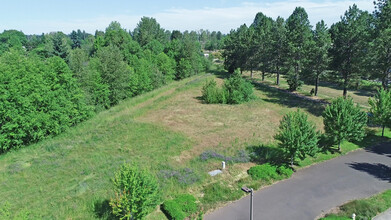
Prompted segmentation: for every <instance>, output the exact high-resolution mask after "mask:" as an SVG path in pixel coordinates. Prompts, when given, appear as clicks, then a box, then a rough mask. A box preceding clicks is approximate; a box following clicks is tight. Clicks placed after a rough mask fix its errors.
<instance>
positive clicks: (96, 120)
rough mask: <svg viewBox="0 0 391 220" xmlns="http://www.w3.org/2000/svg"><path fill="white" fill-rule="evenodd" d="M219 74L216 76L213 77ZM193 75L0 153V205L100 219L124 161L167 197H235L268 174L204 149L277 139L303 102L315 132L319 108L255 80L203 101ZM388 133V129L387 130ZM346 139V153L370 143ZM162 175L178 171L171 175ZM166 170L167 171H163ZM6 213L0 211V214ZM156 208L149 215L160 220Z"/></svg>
mask: <svg viewBox="0 0 391 220" xmlns="http://www.w3.org/2000/svg"><path fill="white" fill-rule="evenodd" d="M224 76H225V75H224V74H219V75H218V78H217V80H218V81H219V83H221V82H222V79H221V78H223V77H224ZM215 77H216V76H214V75H211V74H204V75H198V76H194V77H191V78H188V79H186V80H183V81H179V82H174V83H172V84H170V85H167V86H165V87H162V88H160V89H157V90H155V91H152V92H150V93H147V94H144V95H141V96H139V97H135V98H132V99H128V100H125V101H123V102H121V103H120V104H119V105H118V106H116V107H113V108H111V109H110V110H107V111H104V112H101V113H99V114H98V115H96V116H95V117H93V118H92V119H90V120H88V121H86V122H84V123H82V124H80V125H78V126H76V127H73V128H70V129H69V130H68V131H66V132H64V133H63V134H61V135H59V136H57V137H52V138H47V139H46V140H44V141H42V142H40V143H37V144H33V145H30V146H27V147H25V148H22V149H19V150H16V151H13V152H9V153H6V154H4V155H0V197H1V198H2V199H1V201H0V218H1V210H2V208H3V210H7V211H8V212H9V213H11V214H10V215H11V217H14V216H20V215H27V216H28V218H29V219H99V218H101V219H105V218H106V216H107V210H108V201H109V200H110V198H111V197H112V196H113V192H112V190H111V186H112V185H111V178H112V177H113V174H114V172H115V171H116V170H117V169H118V168H119V166H120V165H121V164H123V163H124V162H131V163H136V164H138V165H139V166H141V167H143V168H144V169H147V170H149V171H150V172H152V173H154V174H156V176H157V178H158V179H159V182H160V185H161V191H162V194H163V197H164V198H166V199H167V198H172V197H173V196H175V195H177V194H180V193H184V192H188V193H191V194H193V195H194V196H196V197H197V198H198V199H199V200H200V202H201V203H202V209H203V211H204V212H206V211H208V210H210V209H213V208H216V207H218V206H221V205H222V204H224V203H225V202H227V201H231V200H235V199H238V198H240V197H242V196H244V194H243V193H242V192H241V191H240V187H241V186H242V185H247V186H250V187H253V188H259V187H261V186H264V185H267V184H270V183H271V182H259V181H253V180H251V178H249V176H248V175H247V169H248V168H249V167H251V166H253V165H254V163H253V162H248V163H229V164H228V165H227V170H226V171H225V172H224V173H223V174H222V175H219V176H217V177H214V178H212V177H210V176H208V175H207V172H208V171H211V170H213V169H218V168H220V163H221V161H220V160H217V159H211V160H206V161H202V160H200V158H199V155H200V154H201V153H202V152H204V151H207V150H214V151H215V152H218V153H220V154H224V155H227V156H234V155H235V154H236V153H237V151H238V150H241V149H248V148H251V147H254V146H260V145H265V146H270V147H272V148H273V146H275V145H276V143H275V141H274V138H273V136H274V135H275V134H276V132H277V128H278V125H279V121H280V119H281V118H282V117H283V115H284V114H286V113H287V112H290V111H295V110H296V109H298V108H300V109H302V110H304V111H305V112H307V113H309V119H310V120H311V121H313V122H314V123H315V124H316V125H317V127H318V129H319V130H322V129H323V128H322V119H321V117H320V115H321V112H322V111H323V109H324V106H323V105H321V104H319V103H316V102H309V101H303V100H302V99H300V98H298V97H295V96H291V95H289V94H286V93H282V92H280V91H278V90H276V89H273V88H270V87H268V86H262V85H258V86H257V87H256V89H255V95H256V96H257V98H256V99H255V100H253V101H251V102H249V103H245V104H241V105H218V104H216V105H207V104H203V103H202V101H201V100H200V96H201V88H202V85H203V84H204V82H205V80H206V79H208V78H215ZM387 135H388V136H390V132H389V131H387ZM371 137H372V138H374V139H367V140H366V141H364V142H362V143H356V144H352V143H344V144H343V146H342V149H343V152H342V153H346V152H348V151H351V150H355V149H358V148H360V147H364V146H368V145H371V144H373V143H374V142H376V141H379V140H380V139H379V137H378V136H376V135H373V136H371ZM339 155H340V154H339V153H330V152H325V153H320V154H318V156H317V158H315V159H313V158H310V159H307V160H305V161H302V162H301V163H300V164H299V166H300V167H303V166H307V165H310V164H312V163H315V162H320V161H323V160H327V159H330V158H333V157H336V156H339ZM162 173H165V174H167V173H177V174H178V175H177V176H176V178H167V177H164V175H163V177H162ZM167 175H168V176H169V174H167ZM3 215H4V212H3ZM164 218H165V216H164V214H163V213H162V212H161V211H160V210H159V209H158V208H157V210H156V211H155V212H153V213H152V214H150V215H149V216H148V219H164Z"/></svg>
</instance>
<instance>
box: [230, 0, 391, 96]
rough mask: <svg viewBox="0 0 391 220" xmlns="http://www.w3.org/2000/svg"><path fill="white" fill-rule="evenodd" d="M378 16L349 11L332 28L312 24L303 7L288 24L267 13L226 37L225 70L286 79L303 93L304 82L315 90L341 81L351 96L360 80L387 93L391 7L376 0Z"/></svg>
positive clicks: (390, 66) (353, 8)
mask: <svg viewBox="0 0 391 220" xmlns="http://www.w3.org/2000/svg"><path fill="white" fill-rule="evenodd" d="M374 4H375V10H374V12H373V13H369V12H367V11H363V10H360V9H359V8H358V7H357V6H356V5H353V6H351V7H349V9H348V10H347V11H346V12H345V14H344V15H343V16H342V17H341V20H340V21H338V22H337V23H335V24H333V25H331V27H330V28H328V27H327V25H326V24H325V23H324V21H323V20H322V21H319V22H318V23H317V24H316V25H315V27H312V26H311V25H310V22H309V19H308V15H307V13H306V11H305V9H304V8H302V7H297V8H296V9H295V10H294V11H293V13H292V14H291V15H290V16H289V17H288V18H287V19H286V20H284V19H283V18H282V17H278V18H277V19H275V20H274V19H272V18H270V17H267V16H266V15H264V14H263V13H261V12H260V13H258V14H257V15H256V16H255V19H254V21H253V23H252V24H251V25H250V26H249V27H247V26H246V25H245V24H244V25H242V26H240V27H239V28H237V29H236V30H231V32H230V33H229V34H228V36H227V37H226V39H225V45H224V54H223V55H224V58H225V68H226V69H227V70H228V71H229V72H233V71H234V70H235V69H236V68H240V69H241V70H246V71H250V72H251V76H252V75H253V71H254V70H257V71H261V73H262V80H264V78H265V75H266V74H275V75H276V84H277V85H278V84H279V83H280V76H281V74H283V75H286V78H287V82H288V84H289V88H290V90H296V89H298V88H299V87H300V86H301V85H302V83H303V80H304V81H306V82H307V83H311V84H313V85H314V86H315V88H314V93H315V95H317V93H318V85H319V80H320V79H323V80H326V81H330V82H338V83H340V84H341V85H342V86H343V95H344V96H345V97H346V95H347V90H348V88H350V87H358V86H359V83H360V80H361V79H370V80H378V81H380V82H381V83H382V86H383V88H384V89H387V88H388V86H389V82H390V72H391V3H390V1H389V0H376V1H375V2H374Z"/></svg>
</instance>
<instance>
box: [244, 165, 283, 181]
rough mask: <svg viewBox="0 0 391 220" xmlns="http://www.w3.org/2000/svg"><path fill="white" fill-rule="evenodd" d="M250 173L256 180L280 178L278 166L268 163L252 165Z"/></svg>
mask: <svg viewBox="0 0 391 220" xmlns="http://www.w3.org/2000/svg"><path fill="white" fill-rule="evenodd" d="M248 174H249V175H250V176H251V177H252V178H253V179H254V180H265V181H268V180H271V179H278V178H279V176H278V173H277V168H276V167H275V166H272V165H270V164H268V163H265V164H262V165H256V166H253V167H251V168H250V169H249V170H248Z"/></svg>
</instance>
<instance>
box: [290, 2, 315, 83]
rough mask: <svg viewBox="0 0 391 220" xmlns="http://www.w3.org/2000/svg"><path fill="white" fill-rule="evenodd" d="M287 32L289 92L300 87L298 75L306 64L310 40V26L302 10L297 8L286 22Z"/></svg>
mask: <svg viewBox="0 0 391 220" xmlns="http://www.w3.org/2000/svg"><path fill="white" fill-rule="evenodd" d="M286 27H287V30H288V35H287V39H288V51H289V52H288V54H289V56H288V63H289V65H290V67H291V68H290V73H291V77H290V78H291V80H290V81H291V82H292V84H290V85H289V86H290V90H296V89H297V86H299V85H300V83H299V82H300V74H301V72H302V70H303V68H305V67H306V65H307V64H308V52H309V46H310V40H311V25H310V22H309V20H308V14H307V12H306V11H305V10H304V8H301V7H297V8H296V9H295V10H294V11H293V13H292V15H290V16H289V17H288V19H287V21H286Z"/></svg>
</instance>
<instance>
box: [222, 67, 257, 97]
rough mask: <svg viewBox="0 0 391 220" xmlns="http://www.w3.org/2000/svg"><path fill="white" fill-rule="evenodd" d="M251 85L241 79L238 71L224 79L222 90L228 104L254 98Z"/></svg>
mask: <svg viewBox="0 0 391 220" xmlns="http://www.w3.org/2000/svg"><path fill="white" fill-rule="evenodd" d="M253 88H254V87H253V85H252V84H251V83H250V82H248V81H247V80H245V79H243V78H242V77H241V76H240V74H239V72H238V71H235V73H234V74H233V75H232V76H231V77H229V78H228V79H227V80H225V81H224V88H223V89H224V90H225V94H226V99H227V103H228V104H240V103H243V102H248V101H250V100H251V99H253V98H254V95H253Z"/></svg>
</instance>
